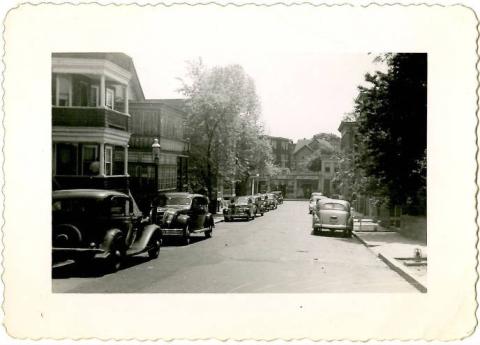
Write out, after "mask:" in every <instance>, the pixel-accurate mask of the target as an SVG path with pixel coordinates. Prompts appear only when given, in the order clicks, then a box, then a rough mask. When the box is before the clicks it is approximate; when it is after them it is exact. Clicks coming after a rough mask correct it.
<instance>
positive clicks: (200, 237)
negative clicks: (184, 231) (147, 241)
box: [162, 234, 207, 247]
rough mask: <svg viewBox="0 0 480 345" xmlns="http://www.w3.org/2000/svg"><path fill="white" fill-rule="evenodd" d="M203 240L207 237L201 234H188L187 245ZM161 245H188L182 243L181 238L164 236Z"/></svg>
mask: <svg viewBox="0 0 480 345" xmlns="http://www.w3.org/2000/svg"><path fill="white" fill-rule="evenodd" d="M205 240H207V238H206V237H205V236H204V235H203V234H201V235H193V236H190V244H189V246H191V245H193V244H196V243H199V242H202V241H205ZM162 247H188V246H187V245H185V244H184V243H183V241H182V239H181V238H175V237H172V238H164V239H163V241H162Z"/></svg>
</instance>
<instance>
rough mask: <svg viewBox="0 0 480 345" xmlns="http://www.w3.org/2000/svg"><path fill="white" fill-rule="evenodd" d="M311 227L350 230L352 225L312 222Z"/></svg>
mask: <svg viewBox="0 0 480 345" xmlns="http://www.w3.org/2000/svg"><path fill="white" fill-rule="evenodd" d="M313 227H314V228H316V229H326V230H351V229H352V227H351V226H348V225H345V224H328V223H327V224H325V223H324V224H322V223H321V222H313Z"/></svg>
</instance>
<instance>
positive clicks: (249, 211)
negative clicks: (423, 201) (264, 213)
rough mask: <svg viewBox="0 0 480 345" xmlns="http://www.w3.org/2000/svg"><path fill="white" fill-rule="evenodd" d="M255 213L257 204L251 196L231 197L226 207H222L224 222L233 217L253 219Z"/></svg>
mask: <svg viewBox="0 0 480 345" xmlns="http://www.w3.org/2000/svg"><path fill="white" fill-rule="evenodd" d="M256 214H257V205H256V204H255V202H254V201H253V197H251V196H238V197H235V198H233V199H231V202H230V204H229V205H228V207H227V208H225V209H223V217H224V220H225V221H226V222H229V221H231V220H233V219H235V218H243V219H246V220H250V219H254V218H255V216H256Z"/></svg>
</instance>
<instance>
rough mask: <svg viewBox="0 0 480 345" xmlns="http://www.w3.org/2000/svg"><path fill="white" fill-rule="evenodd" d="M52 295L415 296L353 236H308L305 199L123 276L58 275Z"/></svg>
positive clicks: (137, 265) (222, 226) (172, 249)
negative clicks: (240, 294) (288, 294)
mask: <svg viewBox="0 0 480 345" xmlns="http://www.w3.org/2000/svg"><path fill="white" fill-rule="evenodd" d="M53 277H54V278H53V279H52V291H53V292H69V293H72V292H80V293H106V292H112V293H125V292H132V293H143V292H145V293H162V292H166V293H189V292H190V293H212V292H220V293H291V292H297V293H302V292H308V293H315V292H335V293H341V292H385V293H391V292H418V291H417V290H416V289H415V288H414V287H413V286H411V285H410V284H409V283H408V282H406V281H405V280H404V279H403V278H402V277H400V276H399V275H398V274H397V273H395V272H394V271H392V270H390V269H389V268H388V267H387V266H386V265H385V264H384V263H383V262H382V261H380V260H379V259H378V258H377V257H376V256H375V255H374V254H373V253H372V252H371V251H370V250H369V249H367V248H366V247H365V246H364V245H363V244H361V243H360V242H359V241H358V240H357V239H355V238H343V237H342V235H341V234H340V233H338V234H334V235H330V234H325V235H322V236H318V235H317V236H315V235H312V234H311V215H309V214H308V203H307V202H306V201H285V203H284V204H283V205H280V206H279V207H278V209H277V210H275V211H271V212H268V213H266V214H265V215H264V216H263V217H257V218H256V219H255V220H253V221H249V222H246V221H236V222H230V223H225V222H221V223H218V224H217V225H216V227H215V229H214V232H213V237H212V238H210V239H205V238H204V236H203V235H195V237H193V239H192V243H191V244H190V245H189V246H182V245H181V244H180V243H175V242H168V243H165V246H164V247H162V249H161V252H160V256H159V258H158V259H155V260H149V259H148V258H147V257H146V255H145V256H143V255H142V256H138V257H132V258H129V259H128V261H127V263H126V266H125V268H123V269H121V270H120V271H119V272H116V273H112V274H106V275H101V274H100V273H99V272H97V270H95V269H94V268H93V267H77V266H71V267H63V268H62V269H61V270H58V271H54V275H53Z"/></svg>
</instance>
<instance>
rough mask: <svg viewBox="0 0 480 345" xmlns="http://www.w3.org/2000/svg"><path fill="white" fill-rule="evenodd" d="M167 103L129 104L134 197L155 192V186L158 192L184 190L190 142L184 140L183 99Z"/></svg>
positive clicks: (130, 160)
mask: <svg viewBox="0 0 480 345" xmlns="http://www.w3.org/2000/svg"><path fill="white" fill-rule="evenodd" d="M170 101H171V100H162V99H147V100H144V101H141V102H132V103H130V113H131V114H132V136H131V138H130V143H129V146H130V153H129V156H128V162H129V169H128V171H129V175H130V176H131V188H132V192H133V193H134V194H141V193H142V191H144V190H154V189H155V185H156V186H157V187H158V191H182V190H185V189H186V184H187V164H188V162H187V159H188V151H189V143H188V141H187V140H185V137H184V132H185V121H186V113H185V112H184V111H183V110H182V109H181V105H182V103H183V102H184V100H176V101H177V102H176V103H174V102H170ZM154 139H159V143H160V146H161V153H160V157H159V166H158V181H157V182H156V184H155V181H154V177H155V162H154V158H153V153H152V143H153V141H154Z"/></svg>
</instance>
